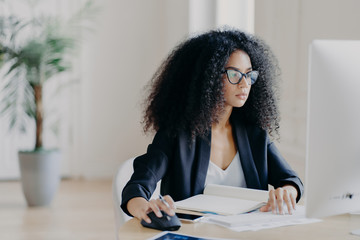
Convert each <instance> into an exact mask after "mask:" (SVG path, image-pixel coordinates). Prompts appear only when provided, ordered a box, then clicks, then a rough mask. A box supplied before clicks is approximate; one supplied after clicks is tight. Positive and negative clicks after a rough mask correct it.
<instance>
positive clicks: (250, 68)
mask: <svg viewBox="0 0 360 240" xmlns="http://www.w3.org/2000/svg"><path fill="white" fill-rule="evenodd" d="M229 68H231V69H234V70H237V71H239V72H241V70H240V69H238V68H236V67H232V66H230V67H227V68H225V69H229ZM251 70H252V67H249V68H247V69H246V71H245V72H248V71H251Z"/></svg>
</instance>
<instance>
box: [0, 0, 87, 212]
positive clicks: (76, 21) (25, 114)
mask: <svg viewBox="0 0 360 240" xmlns="http://www.w3.org/2000/svg"><path fill="white" fill-rule="evenodd" d="M93 10H94V7H93V5H92V4H91V2H87V3H86V4H85V6H84V7H83V8H81V9H80V10H79V12H77V13H76V14H75V15H74V16H72V17H71V18H69V19H68V20H67V21H63V20H62V19H61V18H59V17H57V16H54V15H49V16H44V15H42V16H34V17H31V18H30V19H23V18H21V17H18V16H14V15H9V16H0V69H1V68H5V70H4V69H3V71H4V72H5V74H4V76H1V77H0V79H1V78H2V79H1V80H2V81H3V84H2V86H3V88H2V89H1V91H2V98H1V99H0V115H2V116H6V118H7V119H8V122H9V128H10V129H11V130H14V129H16V130H18V129H19V128H20V130H22V131H29V130H30V129H28V126H29V124H27V123H26V122H27V121H29V120H30V121H34V122H35V130H34V131H35V144H34V147H33V149H30V150H27V151H19V154H18V156H19V166H20V173H21V181H22V188H23V192H24V195H25V198H26V200H27V203H28V205H29V206H43V205H48V204H50V203H51V200H52V199H53V196H54V194H55V192H56V189H57V187H58V184H59V180H60V174H59V166H60V163H59V161H60V158H61V152H60V151H59V150H57V149H45V148H44V143H43V123H44V117H45V115H44V103H43V89H44V84H46V83H47V82H48V81H49V80H50V79H53V81H54V80H56V78H54V76H55V75H57V74H59V73H62V72H65V71H67V70H69V69H70V67H71V61H69V60H68V59H69V55H71V54H73V53H74V51H73V50H74V49H75V48H76V46H78V45H77V44H76V43H77V41H78V36H77V34H76V33H75V32H74V31H69V30H73V29H77V30H78V29H79V26H80V27H81V26H82V23H83V22H84V21H86V20H88V19H89V18H90V17H91V15H92V14H93V13H94V11H93ZM89 13H90V14H89Z"/></svg>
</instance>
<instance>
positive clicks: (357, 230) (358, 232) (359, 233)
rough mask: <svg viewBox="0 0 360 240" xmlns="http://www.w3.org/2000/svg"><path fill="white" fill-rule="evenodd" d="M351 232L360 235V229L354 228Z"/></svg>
mask: <svg viewBox="0 0 360 240" xmlns="http://www.w3.org/2000/svg"><path fill="white" fill-rule="evenodd" d="M350 233H351V234H353V235H356V236H360V229H356V230H353V231H351V232H350Z"/></svg>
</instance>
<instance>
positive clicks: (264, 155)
mask: <svg viewBox="0 0 360 240" xmlns="http://www.w3.org/2000/svg"><path fill="white" fill-rule="evenodd" d="M232 126H233V131H234V137H235V141H236V146H237V149H238V151H239V154H240V161H241V166H242V168H243V171H244V175H245V181H246V185H247V187H248V188H253V189H262V190H267V189H268V184H270V185H272V186H274V187H275V188H277V187H281V186H284V185H286V184H290V185H293V186H294V187H295V188H296V189H297V191H298V197H297V201H298V200H299V199H300V198H301V195H302V193H303V190H304V189H303V184H302V182H301V180H300V178H299V177H298V176H297V174H296V173H295V172H294V171H293V170H292V169H291V167H290V166H289V165H288V163H287V162H286V161H285V159H284V158H283V157H282V156H281V155H280V153H279V151H278V149H277V148H276V147H275V145H274V144H273V143H272V142H271V141H270V140H269V138H268V135H267V133H266V131H264V130H262V129H260V128H258V127H255V126H253V125H248V124H244V123H241V122H239V121H237V122H232ZM210 141H211V133H209V135H208V136H206V137H203V138H201V137H196V139H195V140H191V138H190V136H189V135H188V134H186V133H180V134H178V135H177V136H176V137H169V136H168V135H167V134H166V133H165V132H164V131H161V130H160V131H158V132H157V133H156V135H155V137H154V140H153V142H152V144H150V145H149V146H148V148H147V152H146V154H144V155H141V156H139V157H137V158H136V159H135V160H134V173H133V175H132V177H131V179H130V181H129V182H128V183H127V184H126V186H125V187H124V189H123V192H122V203H121V208H122V209H123V210H124V212H126V213H127V214H129V212H128V211H127V208H126V204H127V202H128V201H129V200H130V199H131V198H134V197H143V198H145V199H147V200H149V198H150V197H151V194H152V193H153V191H154V190H155V188H156V184H157V182H158V181H159V180H162V181H161V190H160V192H161V194H162V195H166V194H169V195H170V196H171V197H172V198H173V199H174V201H178V200H182V199H185V198H188V197H191V196H193V195H196V194H200V193H202V192H203V190H204V184H205V178H206V174H207V170H208V165H209V159H210V146H211V143H210Z"/></svg>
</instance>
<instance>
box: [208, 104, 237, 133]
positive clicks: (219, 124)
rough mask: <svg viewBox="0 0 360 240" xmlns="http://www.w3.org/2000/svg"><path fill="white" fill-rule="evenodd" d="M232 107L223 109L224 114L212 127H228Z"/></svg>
mask: <svg viewBox="0 0 360 240" xmlns="http://www.w3.org/2000/svg"><path fill="white" fill-rule="evenodd" d="M232 109H233V108H232V107H230V106H229V107H225V109H224V112H223V113H222V114H221V116H220V117H219V121H218V122H217V123H213V125H212V127H213V128H216V129H221V128H226V127H229V126H230V116H231V113H232Z"/></svg>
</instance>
